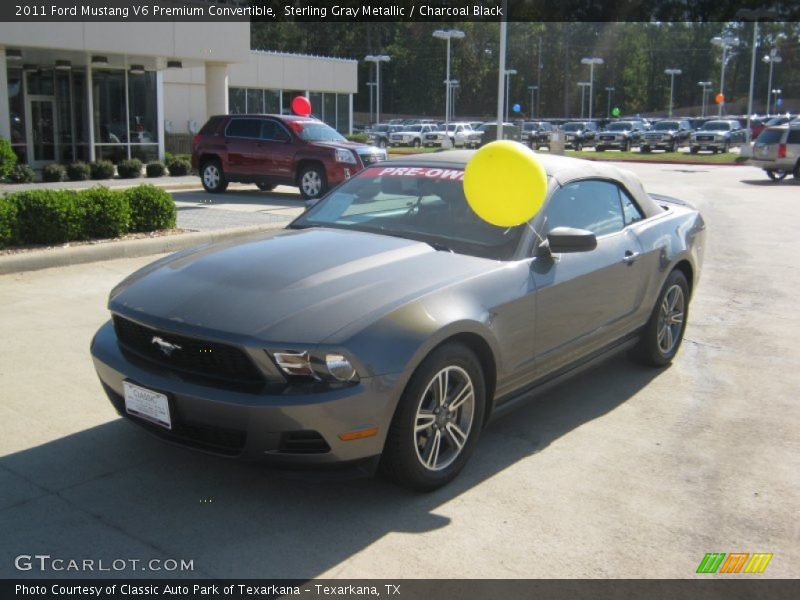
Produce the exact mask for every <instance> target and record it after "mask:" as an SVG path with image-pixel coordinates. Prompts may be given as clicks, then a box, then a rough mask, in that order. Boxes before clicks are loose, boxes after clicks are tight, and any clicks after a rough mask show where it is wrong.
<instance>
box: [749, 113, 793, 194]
mask: <svg viewBox="0 0 800 600" xmlns="http://www.w3.org/2000/svg"><path fill="white" fill-rule="evenodd" d="M749 162H750V164H752V165H753V166H756V167H759V168H760V169H764V171H765V172H766V174H767V176H768V177H769V178H770V179H772V180H773V181H780V180H782V179H783V178H784V177H786V176H787V175H788V174H789V173H791V174H792V175H794V178H795V179H800V123H797V124H796V125H792V124H786V125H780V126H778V127H767V128H766V129H764V130H763V131H762V132H761V134H759V136H758V138H757V139H756V141H755V144H753V153H752V157H751V158H750V159H749Z"/></svg>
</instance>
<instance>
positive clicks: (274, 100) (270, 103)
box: [264, 90, 281, 115]
mask: <svg viewBox="0 0 800 600" xmlns="http://www.w3.org/2000/svg"><path fill="white" fill-rule="evenodd" d="M264 112H265V113H267V114H271V115H276V114H278V113H280V112H281V93H280V91H279V90H264Z"/></svg>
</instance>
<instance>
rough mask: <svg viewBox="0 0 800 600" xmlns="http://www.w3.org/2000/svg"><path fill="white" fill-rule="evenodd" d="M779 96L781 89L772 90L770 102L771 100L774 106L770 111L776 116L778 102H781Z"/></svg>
mask: <svg viewBox="0 0 800 600" xmlns="http://www.w3.org/2000/svg"><path fill="white" fill-rule="evenodd" d="M780 95H781V89H780V88H778V89H776V90H772V100H773V103H774V106H773V107H772V110H774V111H775V114H776V115H777V114H778V106H780V101H781V99H780Z"/></svg>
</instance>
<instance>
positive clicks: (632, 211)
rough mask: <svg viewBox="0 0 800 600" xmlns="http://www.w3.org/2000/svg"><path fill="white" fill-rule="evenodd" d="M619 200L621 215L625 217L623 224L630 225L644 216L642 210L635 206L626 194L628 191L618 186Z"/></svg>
mask: <svg viewBox="0 0 800 600" xmlns="http://www.w3.org/2000/svg"><path fill="white" fill-rule="evenodd" d="M617 191H618V192H619V200H620V202H621V203H622V216H623V217H624V218H625V225H630V224H631V223H635V222H636V221H641V220H642V219H643V218H644V215H642V211H641V210H639V207H638V206H636V203H635V202H634V201H633V200H632V199H631V197H630V196H628V193H627V192H626V191H625V190H623V189H622V188H620V187H618V188H617Z"/></svg>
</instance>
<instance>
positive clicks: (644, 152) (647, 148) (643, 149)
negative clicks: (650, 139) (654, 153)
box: [639, 146, 650, 154]
mask: <svg viewBox="0 0 800 600" xmlns="http://www.w3.org/2000/svg"><path fill="white" fill-rule="evenodd" d="M639 152H641V153H642V154H647V153H648V152H650V146H642V147H640V148H639Z"/></svg>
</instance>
